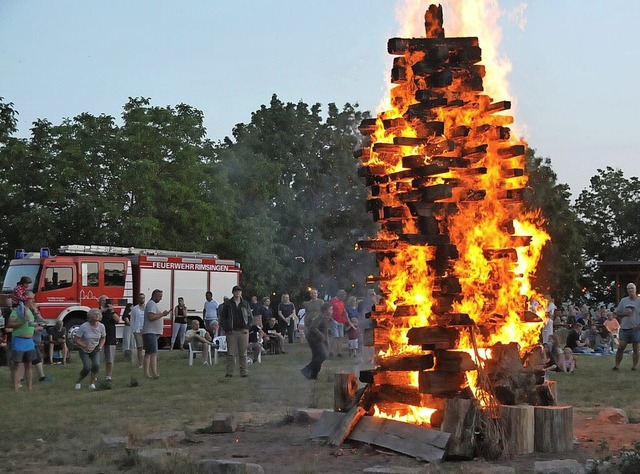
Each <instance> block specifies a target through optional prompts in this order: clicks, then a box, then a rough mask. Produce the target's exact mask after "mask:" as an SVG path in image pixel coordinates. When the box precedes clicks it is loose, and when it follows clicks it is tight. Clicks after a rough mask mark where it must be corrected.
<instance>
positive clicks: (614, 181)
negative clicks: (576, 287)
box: [575, 166, 640, 301]
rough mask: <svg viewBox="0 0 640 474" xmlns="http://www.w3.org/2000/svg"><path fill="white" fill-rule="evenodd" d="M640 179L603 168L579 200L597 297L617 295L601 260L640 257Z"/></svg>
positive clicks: (590, 279) (591, 284)
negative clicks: (610, 285) (639, 209)
mask: <svg viewBox="0 0 640 474" xmlns="http://www.w3.org/2000/svg"><path fill="white" fill-rule="evenodd" d="M639 200H640V180H638V178H637V177H635V176H634V177H631V178H626V177H625V176H624V173H623V172H622V170H620V169H613V168H611V167H609V166H607V167H606V168H605V169H604V170H601V169H599V170H598V174H597V175H595V176H593V177H592V178H591V180H590V186H589V188H587V189H584V190H583V191H582V192H581V193H580V195H579V196H578V199H577V200H576V203H575V210H576V212H577V214H578V217H579V218H580V221H581V222H582V225H583V227H582V231H583V234H584V237H585V244H584V252H585V256H586V259H587V262H588V264H589V272H588V273H587V275H588V278H587V279H586V282H587V285H588V287H589V291H590V293H591V294H592V295H593V297H594V298H595V299H596V300H600V301H602V300H613V299H615V290H613V289H610V288H609V283H610V278H609V279H608V278H606V277H605V276H604V275H603V274H602V273H601V272H600V270H599V267H598V262H601V261H624V260H637V259H638V258H640V257H639V256H640V219H638V209H637V207H638V206H637V203H638V201H639Z"/></svg>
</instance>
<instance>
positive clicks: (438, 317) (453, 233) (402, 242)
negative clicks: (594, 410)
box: [356, 5, 555, 431]
mask: <svg viewBox="0 0 640 474" xmlns="http://www.w3.org/2000/svg"><path fill="white" fill-rule="evenodd" d="M425 29H426V38H410V39H405V38H392V39H390V40H389V42H388V51H389V53H390V54H392V55H394V56H395V59H394V61H393V68H392V71H391V81H392V83H393V84H395V85H396V86H395V87H393V88H392V89H391V101H390V103H391V108H390V109H389V110H386V111H384V112H382V113H379V114H378V116H377V117H376V118H372V119H366V120H364V121H363V122H362V124H361V126H360V131H361V132H362V133H363V134H364V135H365V136H367V137H368V141H367V142H366V145H365V146H363V148H362V149H360V150H359V151H357V152H356V157H357V158H358V159H359V160H360V161H361V164H362V166H361V168H360V175H361V176H362V177H363V178H364V179H365V180H366V183H367V186H368V187H369V188H370V190H371V192H370V198H369V200H368V203H367V205H368V211H369V212H371V213H372V214H373V218H374V220H375V221H376V222H378V223H380V226H381V230H380V232H379V234H378V236H377V238H376V239H373V240H367V241H361V242H359V243H358V246H359V248H361V249H366V250H369V251H373V252H375V253H376V257H377V263H378V268H379V275H378V276H375V277H370V280H371V282H373V281H377V282H379V285H380V289H381V294H382V296H383V300H382V301H381V302H380V304H378V305H376V306H375V308H373V311H372V313H371V318H370V322H371V328H369V329H365V345H368V346H373V348H374V350H375V353H376V359H375V364H374V365H375V368H373V369H372V370H366V371H361V373H360V381H361V382H364V383H367V384H369V385H368V387H367V390H366V392H365V395H364V396H363V397H362V399H361V401H360V406H361V407H364V408H365V410H364V411H367V410H368V411H369V413H370V414H374V415H375V416H376V417H379V418H390V419H395V420H398V421H402V422H407V423H411V424H415V425H422V426H426V427H433V428H438V427H440V426H441V425H442V424H443V422H444V423H446V422H447V420H446V418H447V416H448V414H447V405H448V404H449V405H451V406H453V405H452V403H450V402H451V401H452V400H473V401H474V403H475V404H477V406H478V407H479V408H480V409H481V410H484V412H485V414H487V413H488V418H493V419H496V418H499V417H500V405H516V404H531V405H553V404H554V403H555V402H554V397H553V395H552V393H551V390H550V389H549V386H548V385H547V384H544V376H543V372H541V371H539V370H536V368H535V364H533V363H530V362H529V363H527V362H523V360H525V359H527V358H528V356H529V355H530V354H529V353H528V352H527V349H528V348H530V347H533V346H534V345H535V344H537V343H538V338H539V334H540V330H541V327H542V320H541V318H540V316H542V315H543V314H540V315H537V314H535V313H532V312H529V311H526V309H527V307H528V301H529V300H532V299H533V298H537V295H535V293H534V292H533V290H532V289H531V287H530V282H529V281H530V277H531V276H532V275H533V274H534V272H535V267H536V264H537V262H538V260H539V257H540V252H541V248H542V247H543V245H544V244H545V243H546V241H547V240H548V236H547V235H546V233H545V232H544V231H542V230H541V228H540V224H541V219H540V217H539V216H538V215H537V214H536V213H535V212H528V211H526V210H525V207H524V203H523V199H524V198H525V196H526V193H527V192H528V190H527V177H526V175H525V172H524V167H525V153H526V145H525V144H524V143H522V142H520V141H518V140H517V139H515V138H514V137H513V135H512V133H511V131H510V129H509V127H508V125H509V124H511V123H512V121H513V119H512V117H510V116H508V115H504V114H501V113H500V112H503V111H505V110H508V109H509V108H510V106H511V104H510V102H509V101H494V100H493V99H492V98H491V97H489V96H488V95H486V94H484V93H483V91H484V88H483V79H484V78H485V75H486V73H487V71H486V70H485V66H483V65H480V64H479V62H480V60H481V49H480V46H479V44H478V38H473V37H460V38H445V34H444V29H443V26H442V9H441V7H439V6H435V5H431V6H430V7H429V9H428V10H427V12H426V13H425ZM536 355H537V354H536V353H535V352H534V353H533V354H532V356H533V358H534V359H535V356H536ZM464 416H465V415H464V414H463V415H462V418H464ZM467 428H469V427H467ZM472 431H473V430H472Z"/></svg>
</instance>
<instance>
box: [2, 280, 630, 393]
mask: <svg viewBox="0 0 640 474" xmlns="http://www.w3.org/2000/svg"><path fill="white" fill-rule="evenodd" d="M30 285H31V280H30V279H29V278H28V277H24V278H22V279H21V280H20V281H19V282H18V284H17V285H16V288H15V289H14V291H13V294H12V299H11V309H10V311H9V313H8V320H7V324H6V326H7V327H8V328H10V330H11V350H10V352H9V357H8V362H9V365H10V367H11V374H12V375H11V377H12V378H11V380H12V386H13V388H14V390H19V389H20V388H21V387H22V386H23V384H24V385H26V387H27V388H28V389H31V388H32V386H33V382H32V379H33V367H35V368H36V370H37V372H38V376H39V380H40V381H48V380H52V379H51V377H48V376H46V375H45V374H44V368H43V361H44V357H45V356H47V355H48V360H49V363H50V364H54V363H56V362H54V359H55V360H56V361H57V362H58V363H61V364H66V362H67V361H68V360H69V358H70V351H69V349H70V348H71V347H73V346H75V348H76V349H78V354H79V357H80V360H81V362H82V369H81V371H80V373H79V376H78V379H77V382H76V386H75V388H76V389H81V388H82V382H83V380H84V379H85V378H86V377H87V375H89V374H91V378H90V383H89V388H90V389H95V388H96V382H97V375H98V372H99V370H100V366H101V362H103V363H104V365H105V382H110V381H111V380H112V377H113V370H114V361H115V355H116V344H117V340H116V327H117V325H118V324H120V323H123V333H122V343H123V346H122V347H123V350H124V352H125V356H126V357H127V358H130V359H131V360H132V361H135V362H137V363H138V365H139V367H140V368H141V369H143V370H144V375H145V376H146V377H148V378H150V379H153V380H156V379H158V378H159V377H160V374H159V370H158V349H159V346H158V341H159V338H160V336H161V335H162V334H163V327H164V324H165V319H166V317H167V316H170V317H171V325H172V335H171V339H170V341H171V347H170V349H171V350H174V349H176V348H177V349H178V350H187V349H188V348H189V346H191V347H192V348H193V349H194V350H197V351H201V352H203V354H205V355H204V357H203V359H204V360H203V363H204V364H206V365H209V364H211V363H212V360H211V359H210V357H209V354H210V353H211V350H203V349H204V348H205V347H206V346H211V348H212V349H216V348H219V344H220V340H221V338H223V339H224V345H225V349H226V365H225V376H226V377H228V378H230V377H233V376H234V372H235V370H236V366H237V367H238V372H239V375H240V377H243V378H244V377H248V375H249V371H248V365H249V364H251V363H252V362H256V361H258V359H259V358H260V357H261V355H263V354H267V353H271V354H285V348H286V343H287V342H288V343H293V342H294V341H296V340H299V341H301V342H306V343H307V344H308V345H309V347H310V350H311V361H310V362H309V364H307V365H306V366H305V367H304V368H302V369H301V373H302V375H303V376H304V377H306V378H307V379H316V378H317V377H318V373H319V372H320V370H321V368H322V364H323V362H324V361H325V360H326V359H328V358H333V357H336V358H341V357H344V356H345V355H346V356H349V357H355V356H356V355H357V354H358V353H359V351H361V350H362V349H363V337H362V329H363V328H364V327H367V325H368V324H369V319H368V314H367V313H370V312H371V311H372V308H373V307H374V305H375V304H377V303H378V302H379V297H378V296H377V295H376V294H375V291H374V290H372V289H369V290H368V291H367V294H366V296H364V298H362V299H361V300H358V299H357V298H356V297H355V296H353V295H352V296H348V295H347V292H346V291H345V290H342V289H341V290H338V292H337V293H336V295H335V296H334V297H332V298H328V297H325V298H319V294H318V290H316V289H311V290H310V292H309V294H310V298H309V300H307V301H304V302H302V303H301V304H300V305H299V306H298V307H296V305H295V304H294V303H293V302H292V301H291V299H290V296H289V294H287V293H285V294H283V295H282V296H281V299H280V302H279V303H277V304H272V303H271V298H270V297H268V296H266V297H264V298H262V300H261V301H260V302H258V297H257V296H253V297H252V298H251V299H250V300H245V299H244V298H243V291H242V288H241V287H240V286H238V285H236V286H234V287H233V288H232V290H231V293H232V297H231V298H226V297H225V298H224V301H223V302H222V303H218V302H217V301H216V300H215V299H214V298H213V294H212V293H211V292H210V291H207V292H206V293H205V295H204V304H203V310H202V320H201V321H202V322H203V323H204V327H202V328H201V327H200V320H198V319H194V318H193V317H192V316H189V315H188V310H187V306H186V304H185V301H184V298H182V297H179V298H178V300H177V301H178V304H177V305H176V306H175V307H174V308H171V309H165V310H162V309H161V308H160V306H159V303H160V302H161V301H162V297H163V292H162V290H159V289H156V290H154V291H153V292H152V294H151V298H150V299H149V300H148V301H147V299H146V295H144V294H142V293H140V294H138V295H137V297H136V304H128V305H127V306H126V307H125V309H124V311H123V312H122V315H119V314H118V312H117V311H116V308H114V306H113V304H112V302H111V300H110V299H109V298H107V297H106V296H100V297H99V298H98V308H95V309H92V310H90V311H89V312H88V315H87V321H86V322H85V323H83V324H82V325H80V326H79V328H78V329H77V330H76V331H75V332H74V333H73V334H72V335H68V334H67V332H66V329H65V328H64V326H63V324H62V321H57V322H56V324H55V326H52V327H46V326H45V324H44V323H45V321H44V319H42V317H41V316H40V314H39V311H38V307H37V305H36V303H35V296H34V294H33V292H32V291H30V290H29V288H30ZM626 289H627V292H628V296H625V297H624V298H622V299H621V300H620V302H619V304H618V305H617V306H610V307H606V306H605V305H599V306H598V307H597V308H589V307H588V306H586V305H581V306H575V305H571V304H567V305H562V306H561V307H560V308H558V307H556V305H555V304H554V302H553V299H551V298H550V297H547V300H548V306H547V308H546V313H547V314H546V322H545V325H544V329H543V331H542V334H541V338H542V343H543V344H542V348H543V351H542V366H543V368H544V369H545V370H548V371H560V372H567V373H573V372H574V371H575V369H576V367H577V358H576V357H575V356H576V354H585V353H599V354H603V355H608V354H613V353H615V363H614V366H613V370H619V367H620V364H621V362H622V360H623V357H624V353H625V350H626V348H627V346H628V345H629V344H631V346H632V353H633V354H632V367H631V370H636V369H637V365H638V361H639V355H640V354H639V346H640V298H638V295H637V290H636V286H635V284H633V283H629V284H628V285H627V286H626ZM533 303H535V302H533ZM533 303H532V306H533ZM535 309H537V308H533V307H532V310H535ZM190 319H191V320H190ZM43 348H46V352H45V351H43ZM207 349H208V348H207ZM102 353H103V354H104V355H103V356H101V354H102ZM56 354H57V355H58V357H57V358H56V357H54V356H55V355H56ZM134 355H135V357H134Z"/></svg>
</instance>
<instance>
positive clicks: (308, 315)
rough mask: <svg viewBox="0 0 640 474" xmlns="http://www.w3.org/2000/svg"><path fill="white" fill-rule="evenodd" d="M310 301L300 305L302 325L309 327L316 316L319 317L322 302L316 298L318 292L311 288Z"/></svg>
mask: <svg viewBox="0 0 640 474" xmlns="http://www.w3.org/2000/svg"><path fill="white" fill-rule="evenodd" d="M309 294H310V295H311V299H310V300H309V301H305V302H304V303H302V306H303V307H304V325H305V327H306V326H309V325H311V322H312V321H313V319H314V318H315V317H316V316H320V309H321V308H322V305H323V304H324V301H322V300H321V299H319V298H318V290H316V289H315V288H311V291H310V292H309Z"/></svg>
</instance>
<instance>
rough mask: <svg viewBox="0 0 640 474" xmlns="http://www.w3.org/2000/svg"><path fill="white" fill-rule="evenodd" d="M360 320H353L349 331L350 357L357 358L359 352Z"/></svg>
mask: <svg viewBox="0 0 640 474" xmlns="http://www.w3.org/2000/svg"><path fill="white" fill-rule="evenodd" d="M359 335H360V334H359V332H358V318H351V327H350V328H349V330H348V331H347V337H348V338H349V356H351V357H356V352H357V351H358V337H359Z"/></svg>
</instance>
